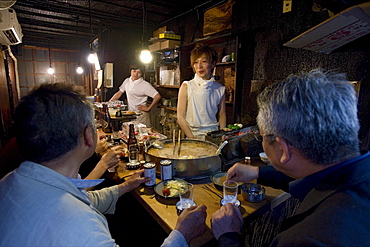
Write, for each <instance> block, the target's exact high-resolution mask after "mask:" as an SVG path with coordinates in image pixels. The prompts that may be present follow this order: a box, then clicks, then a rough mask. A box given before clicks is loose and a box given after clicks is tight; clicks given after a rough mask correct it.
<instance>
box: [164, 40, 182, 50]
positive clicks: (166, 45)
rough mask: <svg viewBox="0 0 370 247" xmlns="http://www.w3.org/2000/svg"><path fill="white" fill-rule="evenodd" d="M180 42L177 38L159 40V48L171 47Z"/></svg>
mask: <svg viewBox="0 0 370 247" xmlns="http://www.w3.org/2000/svg"><path fill="white" fill-rule="evenodd" d="M180 44H181V41H177V40H166V41H162V42H161V50H164V49H173V48H175V46H178V45H180Z"/></svg>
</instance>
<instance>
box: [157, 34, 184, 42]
mask: <svg viewBox="0 0 370 247" xmlns="http://www.w3.org/2000/svg"><path fill="white" fill-rule="evenodd" d="M159 38H160V39H176V40H180V39H181V35H178V34H173V33H160V34H159Z"/></svg>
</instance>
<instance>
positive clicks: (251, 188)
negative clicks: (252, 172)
mask: <svg viewBox="0 0 370 247" xmlns="http://www.w3.org/2000/svg"><path fill="white" fill-rule="evenodd" d="M241 191H242V197H243V198H244V199H245V200H247V201H248V202H261V201H262V200H263V199H264V198H265V188H264V187H262V185H260V184H255V183H246V184H243V185H242V186H241Z"/></svg>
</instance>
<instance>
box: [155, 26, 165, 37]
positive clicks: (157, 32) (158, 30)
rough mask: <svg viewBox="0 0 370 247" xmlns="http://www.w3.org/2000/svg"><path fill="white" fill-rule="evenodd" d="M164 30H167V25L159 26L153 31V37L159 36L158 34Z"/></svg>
mask: <svg viewBox="0 0 370 247" xmlns="http://www.w3.org/2000/svg"><path fill="white" fill-rule="evenodd" d="M165 31H167V26H163V27H160V28H158V29H157V30H155V31H154V32H153V37H159V34H160V33H164V32H165Z"/></svg>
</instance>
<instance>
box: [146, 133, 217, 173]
mask: <svg viewBox="0 0 370 247" xmlns="http://www.w3.org/2000/svg"><path fill="white" fill-rule="evenodd" d="M163 143H164V144H165V147H164V148H163V149H156V148H155V147H153V146H150V147H149V148H148V150H147V151H146V152H145V160H147V161H151V162H153V163H155V164H156V165H157V166H156V167H157V173H158V174H159V173H160V161H161V160H171V161H172V169H173V173H172V174H173V177H178V178H183V179H202V178H206V177H209V176H211V175H212V174H213V173H215V172H217V171H220V170H221V158H220V156H219V155H216V151H217V148H218V146H217V145H216V144H214V143H211V142H207V141H200V140H193V139H181V148H180V150H181V151H180V155H179V156H178V157H177V156H176V155H175V156H172V154H173V143H172V140H170V139H167V140H163ZM176 144H177V142H176ZM193 146H194V148H191V149H192V150H200V149H198V148H197V147H196V146H199V147H202V148H204V150H206V152H203V151H200V152H199V154H198V155H193V156H194V157H192V158H189V157H187V158H186V157H184V156H183V153H182V152H183V151H185V150H186V148H187V147H193ZM176 150H177V146H176ZM163 152H166V154H163ZM169 156H170V157H169ZM173 157H176V158H173Z"/></svg>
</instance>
